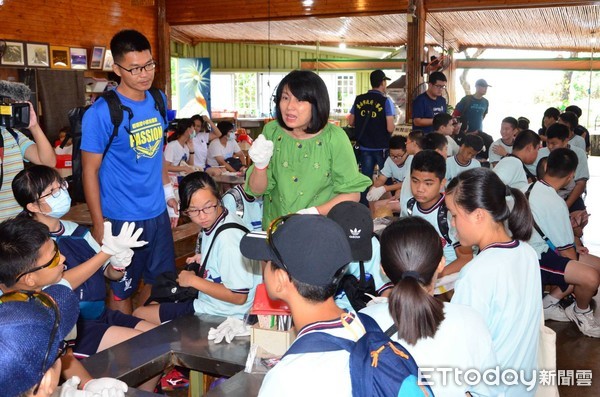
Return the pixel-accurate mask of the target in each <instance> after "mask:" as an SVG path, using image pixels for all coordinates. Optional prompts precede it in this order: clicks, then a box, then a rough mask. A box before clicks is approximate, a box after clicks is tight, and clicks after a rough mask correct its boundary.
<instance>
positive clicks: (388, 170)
mask: <svg viewBox="0 0 600 397" xmlns="http://www.w3.org/2000/svg"><path fill="white" fill-rule="evenodd" d="M404 164H406V161H405V162H404V163H402V164H401V165H396V163H394V162H393V161H392V158H391V157H388V158H387V159H385V163H384V164H383V168H382V169H381V174H382V175H385V177H386V178H392V179H393V180H394V182H402V181H403V180H404V177H405V175H404Z"/></svg>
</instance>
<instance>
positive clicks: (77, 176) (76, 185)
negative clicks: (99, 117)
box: [63, 87, 167, 203]
mask: <svg viewBox="0 0 600 397" xmlns="http://www.w3.org/2000/svg"><path fill="white" fill-rule="evenodd" d="M148 92H149V93H150V95H152V98H154V107H155V108H156V110H158V111H159V112H160V115H161V116H162V118H163V120H164V121H165V124H167V107H166V103H165V100H164V98H163V96H162V95H161V93H160V90H159V89H158V88H154V87H151V88H150V89H149V90H148ZM101 97H102V98H104V100H105V101H106V103H107V104H108V111H109V113H110V121H111V123H112V125H113V132H112V135H111V136H110V139H109V141H108V144H107V145H106V148H104V153H102V158H103V159H104V157H105V156H106V153H108V149H109V148H110V145H111V144H112V142H113V140H114V139H115V138H116V137H117V135H118V134H119V127H120V126H121V123H122V122H123V112H127V115H128V118H129V121H131V119H133V111H132V110H131V108H129V107H128V106H125V105H123V104H122V103H121V100H120V99H119V96H118V95H117V93H116V92H115V91H114V90H111V91H107V92H105V93H103V94H102V96H101ZM89 108H90V106H80V107H76V108H73V109H71V110H69V113H68V116H69V122H70V124H71V134H70V136H67V137H66V138H65V139H64V141H63V145H64V144H65V143H66V142H67V141H68V140H69V138H72V139H73V162H72V167H73V168H72V169H73V175H71V177H70V179H69V188H70V194H71V198H72V199H73V201H76V202H81V203H84V202H85V195H84V193H83V180H82V177H83V175H82V166H81V123H82V120H83V115H84V114H85V112H86V111H87V110H88V109H89ZM125 128H129V127H125Z"/></svg>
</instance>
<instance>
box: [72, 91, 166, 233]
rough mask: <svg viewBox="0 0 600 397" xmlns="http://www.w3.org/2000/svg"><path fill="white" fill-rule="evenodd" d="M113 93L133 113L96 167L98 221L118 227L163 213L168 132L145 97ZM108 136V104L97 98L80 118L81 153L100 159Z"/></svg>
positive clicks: (109, 130) (151, 102)
mask: <svg viewBox="0 0 600 397" xmlns="http://www.w3.org/2000/svg"><path fill="white" fill-rule="evenodd" d="M115 92H116V93H117V95H118V97H119V100H120V101H121V103H122V104H123V105H124V106H127V107H129V108H130V109H131V111H132V112H133V118H132V119H131V120H129V117H128V116H127V115H124V117H123V122H122V123H121V125H120V127H119V131H118V135H117V136H116V137H115V138H114V140H113V141H112V144H111V146H110V148H109V150H108V153H107V154H106V156H105V157H104V158H103V159H102V164H101V165H100V171H99V173H98V181H99V183H100V203H101V204H102V215H104V216H105V217H106V218H109V219H115V220H122V221H143V220H148V219H153V218H156V217H157V216H159V215H161V214H163V213H164V212H165V210H166V208H167V204H166V201H165V196H164V192H163V183H162V167H163V157H162V153H163V131H164V129H165V128H166V127H167V126H166V124H165V121H164V119H163V117H162V116H161V114H160V112H159V111H158V110H157V108H156V104H155V101H154V98H153V97H152V95H151V94H150V93H149V92H147V91H146V93H145V98H144V99H143V100H141V101H134V100H132V99H130V98H127V97H125V96H123V95H121V93H120V92H119V91H117V90H115ZM161 95H162V96H163V99H164V100H165V103H166V97H165V96H164V94H163V93H162V92H161ZM112 133H113V124H112V122H111V120H110V113H109V110H108V104H107V102H106V101H105V100H104V99H103V98H102V97H101V98H98V100H97V101H96V102H94V104H93V105H92V106H91V107H90V108H89V109H88V110H87V111H86V112H85V114H84V115H83V121H82V136H81V150H84V151H86V152H90V153H95V154H102V153H104V150H105V149H106V146H107V145H108V141H109V140H110V137H111V135H112Z"/></svg>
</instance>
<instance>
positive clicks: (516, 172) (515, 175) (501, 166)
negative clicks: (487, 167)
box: [494, 156, 535, 192]
mask: <svg viewBox="0 0 600 397" xmlns="http://www.w3.org/2000/svg"><path fill="white" fill-rule="evenodd" d="M494 172H495V173H496V175H498V176H499V177H500V179H501V180H502V182H504V183H505V184H506V185H508V186H510V187H512V188H515V189H519V190H520V191H522V192H525V191H526V190H527V187H529V182H527V175H526V174H525V170H524V169H523V162H522V161H521V160H520V159H518V158H517V157H514V156H507V157H504V158H503V159H502V160H500V161H499V162H498V164H496V166H495V167H494ZM534 175H535V173H534Z"/></svg>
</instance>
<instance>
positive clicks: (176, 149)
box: [163, 140, 190, 186]
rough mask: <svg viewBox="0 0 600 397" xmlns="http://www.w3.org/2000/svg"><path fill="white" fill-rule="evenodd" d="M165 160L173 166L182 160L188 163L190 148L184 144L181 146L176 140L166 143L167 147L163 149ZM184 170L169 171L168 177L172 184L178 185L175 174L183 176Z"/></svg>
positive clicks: (179, 163)
mask: <svg viewBox="0 0 600 397" xmlns="http://www.w3.org/2000/svg"><path fill="white" fill-rule="evenodd" d="M163 155H164V157H165V160H166V161H167V162H168V163H170V164H171V165H174V166H179V165H181V163H182V162H185V163H188V159H189V158H190V149H189V148H188V147H187V145H185V146H181V143H179V141H178V140H174V141H171V142H169V143H167V147H166V148H165V151H164V154H163ZM184 175H185V172H169V178H170V179H171V183H172V184H173V186H178V185H179V182H178V179H177V176H184Z"/></svg>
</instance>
